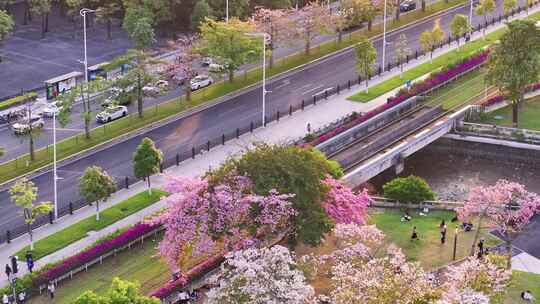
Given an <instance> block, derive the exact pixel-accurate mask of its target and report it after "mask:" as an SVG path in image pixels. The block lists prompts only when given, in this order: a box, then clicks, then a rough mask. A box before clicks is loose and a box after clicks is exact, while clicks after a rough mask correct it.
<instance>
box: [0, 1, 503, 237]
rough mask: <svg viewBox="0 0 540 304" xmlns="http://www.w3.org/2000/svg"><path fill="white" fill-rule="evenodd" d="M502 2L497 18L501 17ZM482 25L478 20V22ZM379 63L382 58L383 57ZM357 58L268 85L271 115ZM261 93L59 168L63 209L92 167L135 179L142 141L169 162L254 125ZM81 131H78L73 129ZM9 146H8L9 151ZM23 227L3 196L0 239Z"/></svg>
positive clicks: (412, 30) (45, 196)
mask: <svg viewBox="0 0 540 304" xmlns="http://www.w3.org/2000/svg"><path fill="white" fill-rule="evenodd" d="M501 2H502V1H498V3H497V4H498V9H497V11H496V12H495V14H494V15H495V16H497V15H499V14H501V13H502V9H501V5H502V4H501ZM457 13H461V14H466V15H467V14H468V7H462V8H460V9H457V10H453V11H451V12H446V13H444V14H443V15H441V16H439V17H437V18H440V20H441V26H442V28H443V29H444V30H445V31H446V32H448V31H449V30H448V29H449V23H450V21H451V19H452V17H453V16H454V15H455V14H457ZM476 20H479V18H476ZM432 27H433V20H432V19H431V20H427V21H424V22H421V23H418V24H416V25H413V26H409V27H407V28H405V29H403V30H400V31H397V32H394V33H392V34H390V35H388V36H387V41H388V42H389V44H390V47H388V48H387V59H393V58H394V56H395V55H394V52H393V51H392V47H391V45H392V43H393V41H394V39H395V38H397V37H398V36H399V35H400V34H405V35H406V36H407V37H408V40H409V47H410V48H411V49H412V50H413V51H414V50H415V49H419V42H418V37H419V35H420V33H422V32H424V31H425V30H428V29H431V28H432ZM381 40H382V39H378V40H377V41H375V42H374V44H375V46H376V48H377V50H378V54H379V55H380V53H381V45H382V41H381ZM378 60H379V61H380V60H381V58H380V56H379V58H378ZM356 77H357V73H356V71H355V58H354V53H353V51H348V52H345V53H341V54H339V55H336V56H332V57H330V58H328V59H326V60H324V61H320V62H317V63H314V64H312V65H310V66H308V67H307V68H306V69H304V70H303V71H296V72H291V73H290V74H289V75H288V76H287V77H286V78H284V79H282V80H280V81H276V82H272V83H269V84H267V87H268V88H267V89H268V90H269V91H272V93H269V94H268V95H267V99H266V101H267V111H268V112H267V113H275V112H276V111H277V110H278V109H279V110H281V111H283V110H285V109H288V107H289V105H291V104H297V103H298V102H299V101H300V100H301V99H309V98H312V96H313V95H314V94H316V93H319V92H321V91H323V90H324V89H326V88H330V87H333V86H335V85H336V84H343V83H345V82H347V80H350V79H355V78H356ZM260 101H261V89H260V87H257V88H254V89H252V90H250V91H248V92H246V93H244V94H242V95H240V96H238V97H235V98H233V99H231V100H229V101H227V102H224V103H221V104H219V105H217V106H215V107H211V108H209V109H207V110H205V111H202V112H200V113H196V114H194V115H192V116H189V117H186V118H184V119H181V120H177V121H174V122H172V123H169V124H167V125H165V126H163V127H160V128H157V129H155V130H152V131H149V132H147V133H145V134H143V135H141V136H137V137H134V138H132V139H130V140H128V141H126V142H123V143H121V144H118V145H115V146H113V147H110V148H108V149H105V150H103V151H101V152H98V153H95V154H93V155H91V156H88V157H86V158H83V159H81V160H79V161H76V162H74V163H72V164H68V165H65V166H62V167H60V168H59V171H58V175H59V176H60V177H61V178H63V179H62V180H60V181H59V185H58V189H59V200H58V203H59V207H60V208H66V205H67V204H68V203H69V202H70V201H76V200H78V199H79V194H78V190H77V184H78V178H79V177H80V176H81V174H82V172H83V171H84V170H85V168H87V167H88V166H91V165H97V166H100V167H102V168H104V169H105V170H106V171H107V172H108V173H109V174H111V175H113V176H115V177H118V178H123V177H125V176H132V163H131V160H132V154H133V151H134V150H135V147H136V146H137V145H138V144H139V143H140V141H141V139H142V138H143V137H150V138H151V139H153V140H154V141H155V142H156V144H157V146H158V147H159V148H160V149H162V151H163V152H164V153H165V157H166V158H171V157H174V155H175V154H176V153H177V152H184V151H186V150H191V147H192V146H193V145H201V144H203V143H205V142H206V141H207V140H208V139H214V138H218V137H219V136H221V134H222V133H223V132H227V133H229V132H232V131H234V130H235V129H236V128H237V127H245V126H246V125H249V123H250V121H257V120H260V117H261V102H260ZM74 129H77V127H74ZM9 145H10V144H8V145H7V146H9ZM33 182H34V183H35V184H36V186H38V187H39V197H38V199H39V200H40V201H46V200H47V201H52V199H53V194H52V188H53V187H52V184H53V178H52V173H51V172H47V173H45V174H43V175H41V176H39V177H37V178H35V179H34V180H33ZM22 225H23V219H22V216H21V212H20V210H19V209H18V208H17V207H16V206H14V205H13V204H12V203H11V202H10V200H9V195H8V193H7V192H5V191H4V192H1V193H0V228H1V230H0V233H4V232H5V231H6V230H7V229H13V227H18V226H22Z"/></svg>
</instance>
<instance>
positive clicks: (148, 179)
mask: <svg viewBox="0 0 540 304" xmlns="http://www.w3.org/2000/svg"><path fill="white" fill-rule="evenodd" d="M146 181H147V182H148V194H150V195H152V188H151V185H150V175H148V177H147V178H146Z"/></svg>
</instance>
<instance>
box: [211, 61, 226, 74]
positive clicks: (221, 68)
mask: <svg viewBox="0 0 540 304" xmlns="http://www.w3.org/2000/svg"><path fill="white" fill-rule="evenodd" d="M224 70H225V66H224V65H222V64H217V63H212V64H210V65H209V66H208V71H210V72H212V73H221V72H223V71H224Z"/></svg>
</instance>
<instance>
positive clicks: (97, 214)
mask: <svg viewBox="0 0 540 304" xmlns="http://www.w3.org/2000/svg"><path fill="white" fill-rule="evenodd" d="M96 221H99V200H97V201H96Z"/></svg>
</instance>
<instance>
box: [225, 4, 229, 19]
mask: <svg viewBox="0 0 540 304" xmlns="http://www.w3.org/2000/svg"><path fill="white" fill-rule="evenodd" d="M225 22H227V23H229V0H225Z"/></svg>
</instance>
